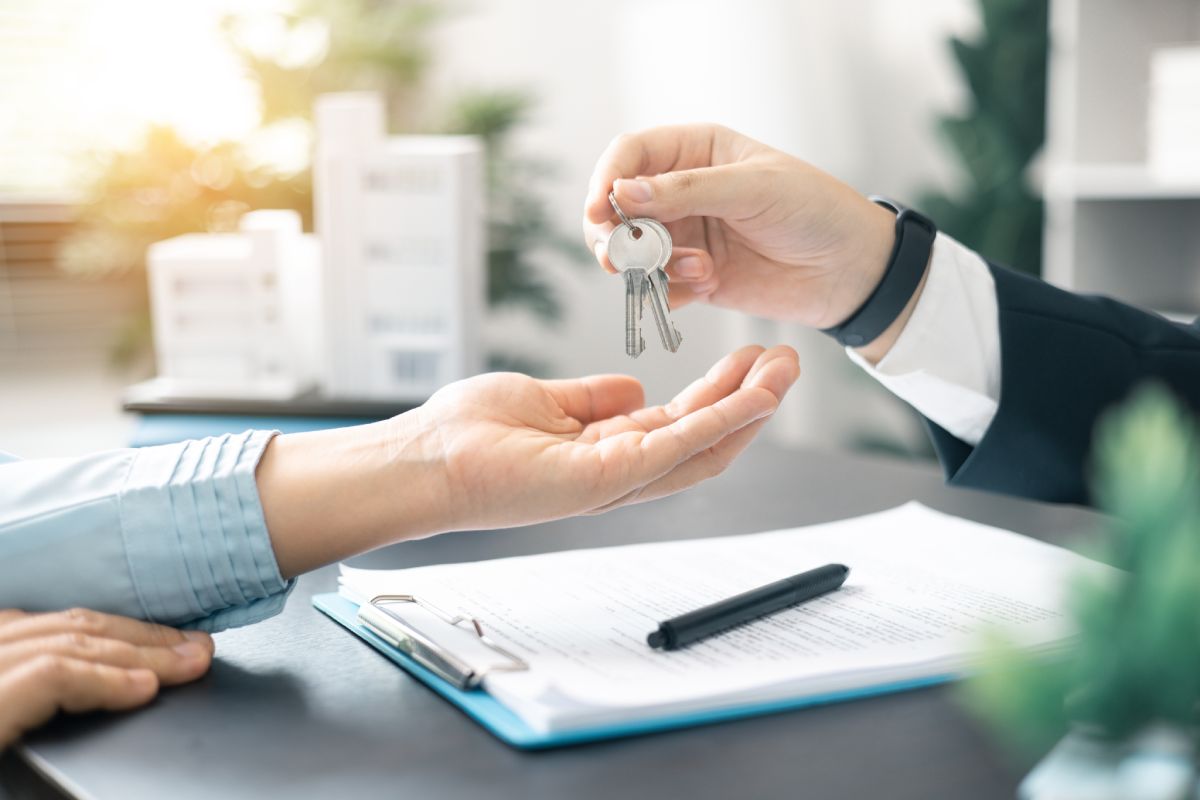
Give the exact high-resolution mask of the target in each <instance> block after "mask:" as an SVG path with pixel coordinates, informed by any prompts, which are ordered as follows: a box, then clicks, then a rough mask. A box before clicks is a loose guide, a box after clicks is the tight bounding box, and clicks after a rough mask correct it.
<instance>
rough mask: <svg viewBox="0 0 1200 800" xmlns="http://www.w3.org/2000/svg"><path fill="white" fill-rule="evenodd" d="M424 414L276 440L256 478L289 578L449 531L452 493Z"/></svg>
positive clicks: (278, 554) (278, 556) (282, 566)
mask: <svg viewBox="0 0 1200 800" xmlns="http://www.w3.org/2000/svg"><path fill="white" fill-rule="evenodd" d="M421 416H422V414H421V409H417V410H415V411H411V412H408V413H407V414H403V415H401V416H399V417H395V418H393V419H390V420H386V421H384V422H378V423H374V424H371V425H361V426H358V427H353V428H341V429H337V430H328V431H315V432H312V433H298V434H290V435H286V436H276V437H275V439H274V440H273V441H272V442H271V444H270V445H269V446H268V447H267V449H266V452H265V453H264V454H263V458H262V460H261V461H260V462H259V465H258V470H257V473H256V480H257V483H258V492H259V497H260V498H261V501H262V506H263V514H264V516H265V518H266V521H267V530H268V531H269V533H270V537H271V545H272V548H273V549H274V551H275V557H276V560H277V561H278V563H279V569H280V572H281V573H282V574H283V575H284V576H285V577H289V578H290V577H293V576H296V575H300V574H301V573H304V572H307V571H309V570H312V569H315V568H317V567H319V566H322V565H324V564H328V563H332V562H334V561H338V560H341V559H344V558H348V557H350V556H353V555H356V554H358V553H362V552H365V551H367V550H372V549H375V548H377V547H381V546H383V545H385V544H390V543H392V542H397V541H401V540H404V539H415V538H420V537H422V536H429V535H431V534H434V533H438V532H441V531H443V530H445V529H446V527H445V526H446V520H447V509H446V497H447V494H448V491H447V489H446V486H445V478H444V474H443V472H442V471H441V470H440V469H439V466H438V465H439V460H438V459H437V458H436V457H435V455H434V453H436V452H437V451H436V447H434V446H433V443H432V442H431V441H430V436H431V435H435V434H431V433H430V432H428V431H426V430H425V429H424V428H423V426H422V425H421Z"/></svg>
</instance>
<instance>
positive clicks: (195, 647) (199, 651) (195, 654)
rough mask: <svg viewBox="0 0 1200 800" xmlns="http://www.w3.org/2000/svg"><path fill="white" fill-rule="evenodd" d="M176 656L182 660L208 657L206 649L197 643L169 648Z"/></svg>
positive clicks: (187, 643)
mask: <svg viewBox="0 0 1200 800" xmlns="http://www.w3.org/2000/svg"><path fill="white" fill-rule="evenodd" d="M171 649H172V650H174V651H175V653H176V655H178V656H179V657H180V658H183V659H188V660H190V659H193V658H196V659H198V658H203V657H204V656H207V655H208V649H207V648H205V647H204V646H203V645H201V644H199V643H197V642H184V643H183V644H177V645H175V646H174V647H172V648H171Z"/></svg>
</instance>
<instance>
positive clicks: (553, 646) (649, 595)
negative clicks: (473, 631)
mask: <svg viewBox="0 0 1200 800" xmlns="http://www.w3.org/2000/svg"><path fill="white" fill-rule="evenodd" d="M828 563H841V564H845V565H847V566H848V567H850V576H849V578H848V579H847V581H846V583H845V585H844V586H843V587H842V588H841V589H840V590H838V591H835V592H832V593H830V594H827V595H824V596H823V597H820V598H818V599H815V600H812V601H809V602H807V603H803V604H801V605H799V606H795V607H792V608H789V609H786V610H784V611H781V612H778V613H776V614H772V615H770V616H768V617H764V618H762V619H759V620H756V621H754V622H752V623H749V624H747V625H743V626H741V627H738V628H734V629H731V630H729V631H727V632H724V633H721V634H719V635H717V636H713V637H711V638H708V639H705V640H702V641H700V642H698V643H696V644H693V645H691V646H689V647H687V648H684V649H682V650H676V651H662V650H654V649H651V648H650V647H649V646H648V645H647V644H646V636H647V634H649V633H650V632H651V631H653V630H655V629H656V628H657V627H658V623H659V622H661V621H663V620H665V619H668V618H670V617H673V616H676V615H678V614H681V613H684V612H686V611H692V610H694V609H696V608H698V607H700V606H703V605H707V604H709V603H712V602H715V601H717V600H722V599H725V598H727V597H730V596H732V595H735V594H738V593H740V592H744V591H747V590H749V589H753V588H756V587H758V586H761V585H763V584H766V583H770V582H772V581H775V580H779V579H780V578H784V577H787V576H790V575H794V574H796V573H799V572H804V571H805V570H809V569H813V568H814V567H819V566H822V565H824V564H828ZM1080 573H1091V574H1094V575H1099V576H1102V577H1104V576H1113V575H1116V574H1117V573H1116V571H1115V570H1113V569H1111V568H1110V567H1106V566H1104V565H1102V564H1099V563H1097V562H1094V561H1090V560H1088V559H1086V558H1083V557H1082V556H1079V555H1076V554H1074V553H1072V552H1070V551H1068V550H1065V549H1062V548H1059V547H1055V546H1052V545H1048V544H1044V543H1041V542H1038V541H1035V540H1033V539H1029V538H1027V537H1024V536H1020V535H1018V534H1015V533H1010V532H1008V531H1004V530H1000V529H998V528H992V527H989V526H986V525H980V524H978V523H974V522H969V521H967V520H963V519H960V518H957V517H953V516H950V515H947V514H943V513H940V512H936V511H932V510H930V509H928V508H926V507H924V506H922V505H919V504H917V503H909V504H908V505H905V506H901V507H899V508H895V509H892V510H890V511H884V512H881V513H878V514H870V515H867V516H863V517H858V518H855V519H848V520H842V521H839V522H833V523H828V524H824V525H814V526H810V527H806V528H793V529H790V530H780V531H771V532H768V533H759V534H750V535H743V536H728V537H722V538H714V539H694V540H689V541H672V542H661V543H651V544H640V545H628V546H620V547H607V548H596V549H589V550H572V551H567V552H559V553H547V554H544V555H535V556H521V557H516V558H503V559H496V560H492V561H479V562H473V563H465V564H444V565H438V566H430V567H416V568H412V569H403V570H387V571H382V570H359V569H352V568H349V567H342V577H341V593H342V594H343V595H344V596H346V597H348V598H349V599H350V600H352V601H353V602H355V603H359V604H361V603H363V602H365V601H367V600H369V599H370V598H372V597H375V596H377V595H384V594H411V595H414V596H416V597H418V598H420V600H421V601H422V602H425V603H429V604H432V605H434V606H436V607H438V608H439V609H441V610H443V611H445V612H448V613H449V614H462V615H465V616H468V617H473V618H476V619H478V620H479V621H480V622H481V623H482V626H483V629H484V631H485V632H486V633H487V635H488V636H489V637H490V638H491V639H493V640H495V641H496V642H497V643H498V644H500V645H502V646H503V647H504V648H505V649H507V650H509V651H511V652H512V653H514V654H516V655H518V656H519V657H520V658H521V659H523V660H524V661H525V662H526V663H527V664H528V665H529V669H528V670H526V671H522V672H495V673H491V674H489V676H488V677H487V678H486V679H485V681H484V688H485V689H486V691H488V692H489V693H490V694H492V695H493V696H494V697H496V698H497V699H498V700H499V701H500V702H502V703H504V704H505V705H506V706H508V707H509V708H510V709H512V710H513V711H514V712H515V713H516V714H517V715H518V716H520V717H522V718H523V719H524V720H525V721H526V722H527V723H528V724H529V725H531V726H532V727H534V728H536V729H539V730H544V731H557V730H570V729H572V728H578V727H585V726H594V725H599V724H605V723H623V722H632V721H636V720H639V719H649V718H657V717H662V716H665V715H668V714H674V713H686V712H692V711H708V710H717V709H721V708H728V707H737V706H743V705H747V704H753V703H769V702H773V701H783V700H788V699H792V698H798V697H811V696H818V695H826V694H830V693H846V692H855V691H859V690H861V691H869V690H871V689H875V688H878V687H881V686H885V685H888V684H894V683H898V682H905V681H919V680H924V679H931V678H936V677H941V676H952V675H957V674H961V673H962V672H964V671H965V670H967V669H969V668H970V666H971V664H972V659H973V658H974V657H976V656H977V655H978V648H979V644H980V639H981V633H982V631H983V630H984V629H987V628H989V627H994V628H1001V629H1003V630H1004V631H1005V632H1006V634H1007V635H1008V636H1010V637H1011V638H1013V639H1015V640H1016V641H1017V642H1019V643H1020V644H1021V645H1023V646H1025V647H1029V648H1037V649H1049V648H1054V647H1060V646H1063V645H1064V644H1065V643H1067V642H1068V641H1069V640H1070V638H1071V636H1072V633H1073V631H1072V630H1071V628H1070V626H1069V625H1068V621H1067V618H1066V615H1065V613H1064V611H1065V607H1064V606H1065V595H1066V593H1067V591H1068V588H1069V585H1070V581H1071V579H1072V578H1073V577H1074V576H1076V575H1078V574H1080ZM431 635H432V632H431Z"/></svg>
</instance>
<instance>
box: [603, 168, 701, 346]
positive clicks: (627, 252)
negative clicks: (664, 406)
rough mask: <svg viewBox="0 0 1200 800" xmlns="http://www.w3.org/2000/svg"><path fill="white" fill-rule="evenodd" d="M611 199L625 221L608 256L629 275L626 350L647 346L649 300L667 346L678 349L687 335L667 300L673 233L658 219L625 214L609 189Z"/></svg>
mask: <svg viewBox="0 0 1200 800" xmlns="http://www.w3.org/2000/svg"><path fill="white" fill-rule="evenodd" d="M608 202H609V203H612V207H613V210H614V211H616V212H617V216H618V217H620V218H621V224H620V225H618V226H617V227H615V228H613V232H612V233H611V234H610V235H609V237H608V260H609V261H611V262H612V265H613V267H615V268H616V269H617V270H618V271H620V273H621V277H623V278H624V279H625V353H626V355H628V356H629V357H630V358H637V357H638V356H640V355H641V354H642V351H643V350H645V349H646V341H645V340H644V339H643V338H642V311H643V309H644V308H645V305H646V301H647V300H649V302H650V311H651V312H652V313H653V314H654V324H655V326H656V327H657V328H658V335H659V337H660V338H661V339H662V346H663V348H664V349H666V350H669V351H671V352H672V353H674V352H676V351H677V350H679V343H680V342H682V341H683V337H682V336H680V335H679V331H678V330H676V329H675V323H673V322H672V321H671V309H670V306H669V305H668V303H667V287H668V285H669V283H670V280H669V279H668V278H667V273H666V266H667V262H668V261H670V260H671V234H670V233H668V232H667V229H666V227H665V226H664V225H663V224H662V223H661V222H659V221H658V220H653V219H646V218H644V217H643V218H639V219H630V218H629V217H627V216H625V212H624V211H622V210H621V207H620V206H619V205H617V197H616V195H615V194H613V193H612V192H609V193H608Z"/></svg>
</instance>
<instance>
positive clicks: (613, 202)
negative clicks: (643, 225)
mask: <svg viewBox="0 0 1200 800" xmlns="http://www.w3.org/2000/svg"><path fill="white" fill-rule="evenodd" d="M608 202H609V204H610V205H612V207H613V211H615V212H617V216H618V217H620V218H621V222H623V223H624V224H625V226H626V227H628V228H629V230H631V231H633V232H634V234H637V233H638V229H637V228H635V227H633V223H632V222H630V221H629V217H627V216H625V212H624V211H622V210H621V207H620V206H619V205H617V193H616V192H609V193H608ZM634 238H635V239H636V238H638V237H637V236H636V235H635V236H634Z"/></svg>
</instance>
